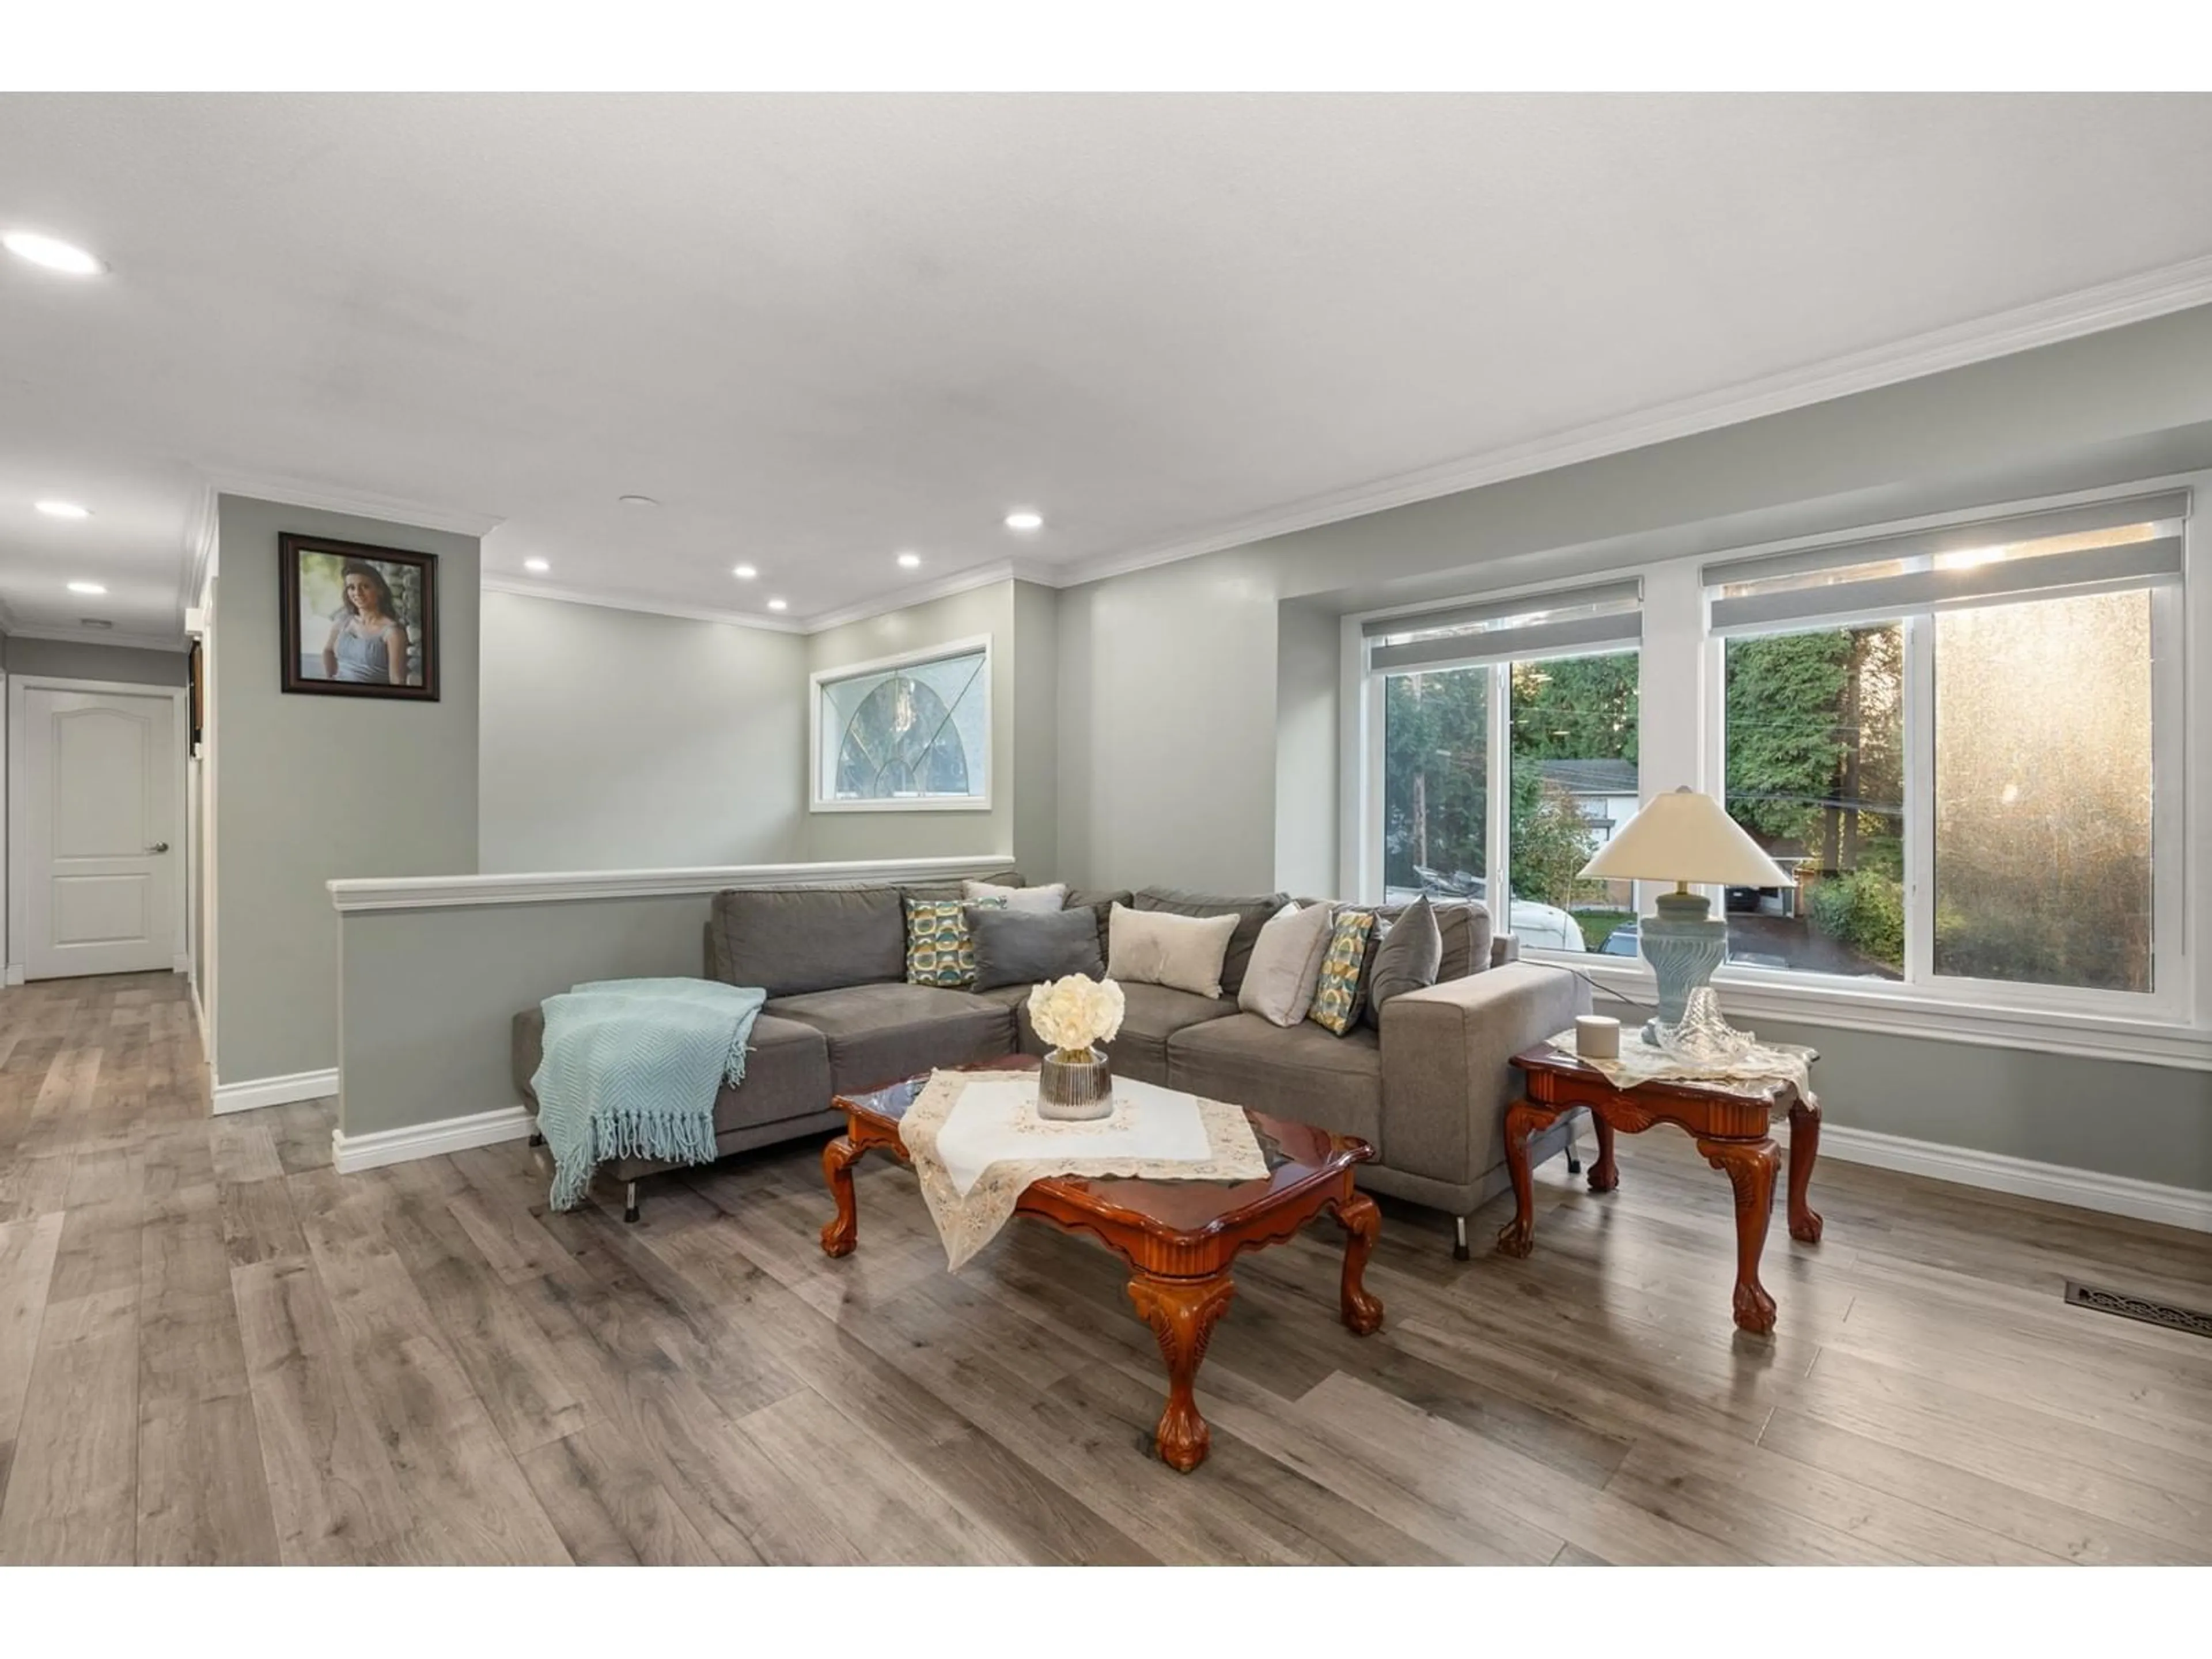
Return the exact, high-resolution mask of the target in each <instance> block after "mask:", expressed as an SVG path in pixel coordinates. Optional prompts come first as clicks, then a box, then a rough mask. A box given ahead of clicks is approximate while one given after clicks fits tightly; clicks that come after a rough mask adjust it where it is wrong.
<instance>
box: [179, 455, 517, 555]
mask: <svg viewBox="0 0 2212 1659" xmlns="http://www.w3.org/2000/svg"><path fill="white" fill-rule="evenodd" d="M200 477H201V478H202V479H203V480H204V482H205V483H207V484H208V485H209V487H210V489H214V490H216V491H217V492H218V493H220V494H222V495H251V496H252V497H254V498H255V499H256V500H257V501H276V502H278V503H280V504H281V505H283V506H286V507H313V508H315V509H317V510H318V511H319V512H324V513H351V514H352V515H354V516H355V517H356V518H362V519H382V520H386V521H387V522H389V523H392V524H407V525H419V526H422V528H423V529H425V530H444V531H449V532H452V533H453V534H454V535H457V536H475V537H477V538H479V539H481V538H483V537H485V536H488V535H489V534H490V533H491V532H492V531H493V530H494V529H495V527H497V526H499V525H500V524H501V522H502V520H501V519H499V518H498V517H496V516H495V515H493V514H491V513H471V512H468V511H465V510H464V509H460V508H456V507H446V506H441V505H439V504H437V503H435V502H430V501H407V500H404V499H403V498H401V497H399V496H396V495H372V494H370V493H368V492H367V491H364V490H349V489H337V488H335V487H334V486H332V485H330V484H325V483H315V482H313V481H312V480H310V479H306V478H285V477H267V476H259V477H257V476H254V475H252V474H248V473H242V472H226V471H214V470H209V469H203V470H202V471H201V473H200Z"/></svg>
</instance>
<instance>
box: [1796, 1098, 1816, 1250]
mask: <svg viewBox="0 0 2212 1659" xmlns="http://www.w3.org/2000/svg"><path fill="white" fill-rule="evenodd" d="M1818 1157H1820V1108H1819V1107H1818V1106H1810V1105H1808V1104H1806V1103H1805V1102H1803V1101H1802V1100H1801V1101H1799V1102H1797V1103H1796V1104H1795V1105H1793V1106H1792V1107H1790V1237H1792V1238H1794V1239H1796V1241H1797V1242H1798V1243H1801V1244H1818V1243H1820V1212H1818V1211H1816V1210H1815V1209H1814V1208H1813V1207H1812V1206H1811V1205H1809V1204H1808V1203H1807V1202H1806V1201H1805V1194H1806V1191H1807V1189H1808V1188H1810V1187H1811V1186H1812V1184H1813V1160H1814V1158H1818Z"/></svg>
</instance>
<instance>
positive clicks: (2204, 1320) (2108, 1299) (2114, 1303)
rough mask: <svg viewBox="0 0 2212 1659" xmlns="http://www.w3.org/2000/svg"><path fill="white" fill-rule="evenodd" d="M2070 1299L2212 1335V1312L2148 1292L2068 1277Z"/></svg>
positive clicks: (2174, 1328)
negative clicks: (2114, 1288) (2080, 1282)
mask: <svg viewBox="0 0 2212 1659" xmlns="http://www.w3.org/2000/svg"><path fill="white" fill-rule="evenodd" d="M2066 1299H2067V1300H2068V1301H2069V1302H2070V1303H2072V1304H2074V1305H2075V1307H2077V1308H2094V1309H2096V1310H2098V1311H2099V1312H2100V1313H2108V1314H2118V1315H2119V1316H2120V1317H2121V1318H2123V1319H2140V1320H2142V1322H2143V1323H2144V1324H2146V1325H2163V1326H2165V1327H2166V1329H2168V1330H2170V1331H2187V1332H2188V1333H2189V1334H2191V1336H2212V1313H2199V1312H2198V1311H2197V1310H2196V1309H2194V1308H2177V1307H2176V1306H2174V1305H2173V1304H2172V1303H2171V1302H2154V1301H2153V1300H2152V1299H2151V1298H2150V1297H2147V1296H2130V1295H2129V1294H2128V1293H2127V1292H2126V1291H2107V1290H2104V1289H2101V1288H2100V1287H2099V1286H2097V1285H2077V1284H2076V1283H2075V1282H2074V1280H2072V1279H2068V1280H2067V1281H2066Z"/></svg>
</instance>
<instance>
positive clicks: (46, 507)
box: [32, 501, 92, 519]
mask: <svg viewBox="0 0 2212 1659" xmlns="http://www.w3.org/2000/svg"><path fill="white" fill-rule="evenodd" d="M32 505H33V506H34V507H37V508H38V509H39V511H40V512H41V513H45V514H46V516H47V517H48V518H50V519H88V518H90V517H91V516H92V509H91V508H90V507H79V506H78V505H77V504H76V502H75V501H34V502H33V503H32Z"/></svg>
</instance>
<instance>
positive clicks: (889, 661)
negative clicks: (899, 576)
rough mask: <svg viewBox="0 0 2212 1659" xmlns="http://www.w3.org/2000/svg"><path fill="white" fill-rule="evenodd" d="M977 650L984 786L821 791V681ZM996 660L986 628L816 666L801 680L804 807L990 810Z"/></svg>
mask: <svg viewBox="0 0 2212 1659" xmlns="http://www.w3.org/2000/svg"><path fill="white" fill-rule="evenodd" d="M977 651H981V653H983V690H984V697H983V755H982V760H983V787H982V788H981V791H980V792H978V793H975V794H970V795H935V796H928V797H918V798H916V799H912V800H838V799H835V798H833V797H829V796H825V795H824V794H823V791H822V785H823V761H822V692H823V687H824V686H825V685H830V684H837V683H839V682H842V681H844V680H856V679H860V678H865V677H866V676H867V675H870V674H880V673H884V672H885V671H888V670H890V669H894V668H912V667H915V666H916V665H919V664H921V663H928V662H942V661H944V660H945V659H947V658H949V657H965V656H968V655H969V654H971V653H975V652H977ZM998 684H999V678H998V665H997V664H996V663H995V662H994V661H993V660H992V651H991V636H990V635H988V634H979V635H975V636H974V637H973V638H970V639H964V640H946V641H944V642H942V643H941V644H938V645H931V646H925V647H920V648H919V649H916V650H913V651H902V652H900V653H898V654H896V656H890V657H877V658H875V659H872V660H871V661H868V662H853V663H842V664H840V665H837V666H836V667H835V668H817V669H816V670H815V671H814V672H813V673H811V674H810V675H809V676H807V680H806V768H807V777H808V779H809V782H808V785H807V791H806V793H807V810H808V811H810V812H987V811H990V810H991V791H992V787H993V784H994V776H993V773H994V767H993V766H992V752H991V751H992V750H993V748H994V745H995V744H997V742H998V721H997V720H996V719H995V718H994V714H995V711H994V708H992V704H993V702H994V701H995V700H996V698H997V696H998Z"/></svg>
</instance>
